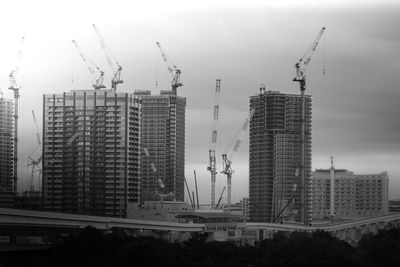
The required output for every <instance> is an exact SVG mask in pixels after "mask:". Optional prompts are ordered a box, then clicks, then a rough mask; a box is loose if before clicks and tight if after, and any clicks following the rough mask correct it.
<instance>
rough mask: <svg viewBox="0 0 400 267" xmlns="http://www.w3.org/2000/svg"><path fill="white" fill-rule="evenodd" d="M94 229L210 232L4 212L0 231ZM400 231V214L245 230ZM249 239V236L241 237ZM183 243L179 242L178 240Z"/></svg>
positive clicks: (265, 233)
mask: <svg viewBox="0 0 400 267" xmlns="http://www.w3.org/2000/svg"><path fill="white" fill-rule="evenodd" d="M87 226H92V227H95V228H97V229H101V230H112V229H127V230H129V229H131V230H140V231H147V230H148V231H152V232H157V233H160V232H161V233H164V234H165V233H167V234H169V235H170V234H171V233H174V234H189V233H195V232H207V231H208V232H209V230H207V227H206V224H203V223H178V222H168V221H151V220H138V219H124V218H112V217H98V216H88V215H77V214H65V213H53V212H42V211H29V210H17V209H8V208H0V230H1V228H3V229H11V228H12V227H19V228H21V227H22V228H26V229H32V228H35V227H42V228H46V229H57V228H63V229H80V228H85V227H87ZM391 227H400V213H393V214H389V215H385V216H379V217H371V218H364V219H355V220H352V221H345V222H338V223H327V224H324V225H311V226H306V225H301V224H276V223H257V222H247V223H244V224H243V225H242V227H241V229H243V230H245V231H246V232H248V233H250V232H252V233H256V234H255V235H254V234H252V235H251V236H252V237H251V238H252V239H258V240H262V239H264V238H269V237H272V236H273V234H274V233H276V232H288V233H290V232H294V231H300V232H313V231H317V230H323V231H327V232H330V233H331V234H332V235H334V236H336V237H338V238H339V239H342V240H345V241H348V242H350V243H353V244H354V243H356V242H357V241H358V240H359V239H360V238H361V237H362V236H363V235H364V234H367V233H376V232H377V231H378V230H380V229H385V228H391ZM239 238H241V239H245V238H246V237H245V236H241V237H239ZM178 239H179V238H178Z"/></svg>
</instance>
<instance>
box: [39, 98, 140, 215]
mask: <svg viewBox="0 0 400 267" xmlns="http://www.w3.org/2000/svg"><path fill="white" fill-rule="evenodd" d="M140 109H141V105H140V100H139V99H138V98H137V97H135V96H133V95H132V94H128V93H115V92H114V91H113V90H98V91H94V90H75V91H71V92H68V93H63V94H46V95H44V96H43V201H44V208H45V209H46V210H50V211H54V212H66V213H81V214H88V215H100V216H111V217H126V214H127V210H128V207H129V206H131V205H135V204H137V203H138V202H139V200H140V194H139V188H140V112H141V111H140Z"/></svg>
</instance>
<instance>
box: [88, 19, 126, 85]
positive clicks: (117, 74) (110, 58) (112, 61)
mask: <svg viewBox="0 0 400 267" xmlns="http://www.w3.org/2000/svg"><path fill="white" fill-rule="evenodd" d="M93 28H94V30H95V32H96V34H97V37H98V38H99V41H100V45H101V48H103V51H104V54H105V55H106V58H107V62H108V65H109V66H110V68H111V70H112V72H113V77H112V79H111V89H112V90H114V91H115V90H117V85H118V84H120V83H123V82H124V81H123V80H121V71H122V67H121V65H120V64H119V63H118V61H117V59H116V58H115V57H114V55H113V53H112V52H111V50H110V49H109V48H108V47H107V45H106V42H105V41H104V39H103V36H102V35H101V34H100V31H99V29H98V28H97V26H96V25H95V24H93ZM115 65H116V66H115Z"/></svg>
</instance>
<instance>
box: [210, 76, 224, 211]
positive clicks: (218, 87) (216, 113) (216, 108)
mask: <svg viewBox="0 0 400 267" xmlns="http://www.w3.org/2000/svg"><path fill="white" fill-rule="evenodd" d="M220 92H221V79H217V80H216V85H215V95H214V109H213V122H212V129H211V144H210V150H209V151H208V152H209V164H210V165H209V166H208V167H207V170H208V171H209V172H210V174H211V209H213V208H214V206H215V180H216V175H217V166H216V165H217V163H216V156H215V147H216V145H217V135H218V116H219V96H220Z"/></svg>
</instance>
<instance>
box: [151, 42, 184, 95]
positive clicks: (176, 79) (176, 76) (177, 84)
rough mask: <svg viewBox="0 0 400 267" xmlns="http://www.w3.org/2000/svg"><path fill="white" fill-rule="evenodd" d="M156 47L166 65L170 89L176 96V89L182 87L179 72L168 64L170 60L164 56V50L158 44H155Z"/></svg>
mask: <svg viewBox="0 0 400 267" xmlns="http://www.w3.org/2000/svg"><path fill="white" fill-rule="evenodd" d="M156 45H157V47H158V49H159V50H160V53H161V57H162V58H163V60H164V62H165V64H166V65H167V68H168V72H169V73H170V74H171V76H172V81H171V87H172V91H173V92H174V94H175V95H176V94H177V92H176V91H177V89H178V87H181V86H183V84H182V83H181V81H180V79H181V70H180V69H178V67H177V66H176V65H175V64H171V63H170V61H171V60H168V57H167V56H166V54H165V52H164V50H163V49H162V47H161V44H160V43H159V42H156Z"/></svg>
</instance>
